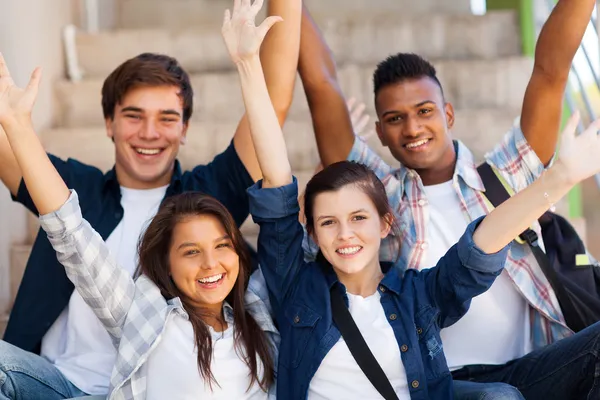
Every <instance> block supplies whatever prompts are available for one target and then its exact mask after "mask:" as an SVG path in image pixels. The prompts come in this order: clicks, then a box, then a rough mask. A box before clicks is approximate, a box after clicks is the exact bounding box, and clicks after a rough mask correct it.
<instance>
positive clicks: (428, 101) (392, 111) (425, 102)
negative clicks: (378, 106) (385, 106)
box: [381, 100, 435, 117]
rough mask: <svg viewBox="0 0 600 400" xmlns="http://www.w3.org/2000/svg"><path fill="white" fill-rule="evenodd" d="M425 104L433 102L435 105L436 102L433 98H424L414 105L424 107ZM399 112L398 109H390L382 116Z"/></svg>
mask: <svg viewBox="0 0 600 400" xmlns="http://www.w3.org/2000/svg"><path fill="white" fill-rule="evenodd" d="M425 104H433V105H435V102H434V101H433V100H424V101H422V102H420V103H417V104H415V105H414V106H413V108H419V107H423V106H424V105H425ZM397 113H398V111H396V110H389V111H386V112H384V113H383V114H382V115H381V116H382V117H385V116H386V115H389V114H397Z"/></svg>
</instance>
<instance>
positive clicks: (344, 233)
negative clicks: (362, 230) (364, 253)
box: [338, 222, 354, 242]
mask: <svg viewBox="0 0 600 400" xmlns="http://www.w3.org/2000/svg"><path fill="white" fill-rule="evenodd" d="M352 238H354V230H353V229H352V227H351V226H350V224H348V223H346V222H343V223H340V224H339V230H338V240H340V241H341V242H345V241H348V240H350V239H352Z"/></svg>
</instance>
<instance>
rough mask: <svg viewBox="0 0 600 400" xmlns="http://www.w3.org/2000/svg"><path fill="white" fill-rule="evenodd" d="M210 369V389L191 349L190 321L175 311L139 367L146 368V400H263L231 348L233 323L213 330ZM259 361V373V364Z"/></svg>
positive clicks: (248, 372) (256, 385)
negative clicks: (211, 376) (152, 349)
mask: <svg viewBox="0 0 600 400" xmlns="http://www.w3.org/2000/svg"><path fill="white" fill-rule="evenodd" d="M210 331H211V334H212V337H213V358H212V362H211V371H212V373H213V375H214V377H215V379H216V381H217V383H218V385H217V384H215V383H214V382H213V387H212V391H211V388H210V386H208V385H207V384H206V383H205V380H204V378H203V377H202V376H201V375H200V372H199V371H198V352H197V350H196V348H195V339H194V329H193V328H192V324H191V323H190V322H189V321H188V320H186V319H185V318H183V317H181V316H180V315H177V314H172V316H171V317H169V320H168V321H167V325H166V327H165V331H164V333H163V338H162V339H161V341H160V343H159V344H158V346H157V347H156V349H155V350H154V351H153V352H152V354H150V357H148V361H147V362H146V363H145V364H144V365H143V366H142V369H146V371H145V373H146V382H147V386H146V390H147V397H146V399H148V400H164V399H177V400H196V399H222V400H232V399H235V400H250V399H252V400H259V399H266V398H267V396H268V394H267V392H264V391H262V389H261V388H260V386H259V385H258V383H257V382H255V383H254V384H253V385H252V387H250V389H248V388H249V386H250V369H249V368H248V366H247V365H246V364H245V363H244V361H243V360H241V359H240V357H239V356H238V354H237V353H236V349H235V347H234V340H233V333H234V328H233V325H231V324H230V325H229V327H228V328H227V330H225V331H224V332H215V331H214V330H213V329H212V328H210ZM258 360H259V369H258V371H259V376H262V374H263V366H262V363H260V359H258Z"/></svg>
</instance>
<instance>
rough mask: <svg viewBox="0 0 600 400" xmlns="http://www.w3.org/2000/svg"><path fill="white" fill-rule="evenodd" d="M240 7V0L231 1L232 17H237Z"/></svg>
mask: <svg viewBox="0 0 600 400" xmlns="http://www.w3.org/2000/svg"><path fill="white" fill-rule="evenodd" d="M241 5H242V3H241V1H240V0H233V11H232V13H233V15H237V13H238V12H239V11H240V6H241Z"/></svg>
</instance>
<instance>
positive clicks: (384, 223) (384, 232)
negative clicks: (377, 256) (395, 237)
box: [381, 213, 394, 239]
mask: <svg viewBox="0 0 600 400" xmlns="http://www.w3.org/2000/svg"><path fill="white" fill-rule="evenodd" d="M393 224H394V216H393V215H392V214H389V213H388V214H386V215H385V216H384V217H383V218H381V238H382V239H385V238H386V237H387V236H388V235H389V234H390V231H391V230H392V225H393Z"/></svg>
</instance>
